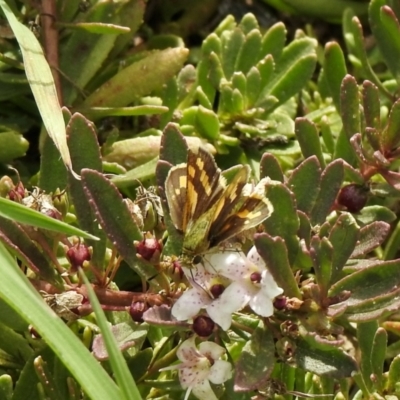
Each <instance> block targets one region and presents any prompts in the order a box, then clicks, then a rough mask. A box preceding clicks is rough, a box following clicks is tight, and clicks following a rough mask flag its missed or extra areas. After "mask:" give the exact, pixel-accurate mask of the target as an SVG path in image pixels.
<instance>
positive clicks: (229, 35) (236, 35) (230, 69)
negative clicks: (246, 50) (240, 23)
mask: <svg viewBox="0 0 400 400" xmlns="http://www.w3.org/2000/svg"><path fill="white" fill-rule="evenodd" d="M244 41H245V36H244V34H243V32H242V30H241V29H240V28H235V29H233V30H232V31H224V32H223V33H222V35H221V44H222V53H221V63H222V69H223V70H224V74H225V78H226V79H227V80H230V79H231V77H232V75H233V73H234V72H235V65H236V59H237V57H238V54H239V53H240V51H241V48H242V46H243V43H244Z"/></svg>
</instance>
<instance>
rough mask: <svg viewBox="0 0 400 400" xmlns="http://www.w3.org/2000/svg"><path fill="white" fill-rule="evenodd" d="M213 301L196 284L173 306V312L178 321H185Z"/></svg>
mask: <svg viewBox="0 0 400 400" xmlns="http://www.w3.org/2000/svg"><path fill="white" fill-rule="evenodd" d="M211 301H212V299H211V297H210V296H209V295H208V294H207V293H206V291H205V290H203V289H202V288H199V287H195V286H194V287H192V288H190V289H189V290H187V291H186V292H184V293H183V294H182V296H181V297H180V298H179V299H178V300H177V302H176V303H175V304H174V305H173V306H172V310H171V313H172V315H173V316H174V317H175V318H176V319H177V320H178V321H185V320H187V319H191V318H193V317H194V316H196V315H197V314H198V313H199V311H200V310H201V308H203V307H206V306H207V305H208V304H210V303H211Z"/></svg>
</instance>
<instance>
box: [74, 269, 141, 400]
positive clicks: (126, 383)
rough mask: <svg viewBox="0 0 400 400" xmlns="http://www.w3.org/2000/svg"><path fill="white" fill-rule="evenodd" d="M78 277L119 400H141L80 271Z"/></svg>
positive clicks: (107, 324)
mask: <svg viewBox="0 0 400 400" xmlns="http://www.w3.org/2000/svg"><path fill="white" fill-rule="evenodd" d="M80 276H81V278H82V279H83V281H84V283H85V285H86V289H87V293H88V295H89V300H90V304H91V306H92V307H93V311H94V313H95V314H96V320H97V323H98V324H99V327H100V330H101V333H102V336H103V339H104V343H105V345H106V348H107V353H108V356H109V362H110V365H111V368H112V371H113V375H114V377H115V379H116V381H117V383H118V387H119V389H120V392H121V393H120V397H119V398H120V399H121V400H141V398H142V396H141V395H140V393H139V390H138V388H137V386H136V383H135V381H134V380H133V378H132V375H131V374H130V372H129V369H128V366H127V365H126V361H125V359H124V357H123V355H122V353H121V351H120V349H119V348H118V344H117V341H116V339H115V338H114V336H113V334H112V333H111V329H110V327H109V323H108V321H107V318H106V316H105V314H104V311H103V310H102V308H101V305H100V303H99V301H98V299H97V297H96V294H95V292H94V290H93V288H92V286H91V284H90V282H89V280H88V279H87V278H86V276H85V274H84V273H83V271H82V270H80ZM100 386H101V385H100Z"/></svg>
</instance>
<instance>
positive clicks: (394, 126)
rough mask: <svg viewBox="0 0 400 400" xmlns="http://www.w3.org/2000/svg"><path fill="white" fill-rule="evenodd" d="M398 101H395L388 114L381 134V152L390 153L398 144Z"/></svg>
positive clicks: (399, 128)
mask: <svg viewBox="0 0 400 400" xmlns="http://www.w3.org/2000/svg"><path fill="white" fill-rule="evenodd" d="M399 131H400V100H397V101H396V102H395V103H394V104H393V106H392V108H391V110H390V114H389V118H388V121H387V125H386V127H385V129H384V130H383V131H382V133H381V149H382V150H383V151H385V152H386V151H390V150H392V149H394V148H396V147H398V145H399V143H400V138H399Z"/></svg>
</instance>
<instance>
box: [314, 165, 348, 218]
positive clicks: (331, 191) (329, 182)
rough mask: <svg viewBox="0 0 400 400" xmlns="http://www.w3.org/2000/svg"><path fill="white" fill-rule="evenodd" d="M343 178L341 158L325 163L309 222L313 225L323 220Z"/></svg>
mask: <svg viewBox="0 0 400 400" xmlns="http://www.w3.org/2000/svg"><path fill="white" fill-rule="evenodd" d="M343 178H344V168H343V161H342V160H335V161H333V162H331V163H330V164H328V165H327V167H326V168H325V170H324V172H323V173H322V177H321V189H320V191H319V195H318V197H317V201H316V202H315V206H314V208H313V210H312V213H311V223H312V224H313V225H315V224H322V223H324V222H325V219H326V217H327V216H328V214H329V212H330V210H331V208H332V205H333V204H334V202H335V199H336V196H337V194H338V192H339V189H340V187H341V185H342V181H343Z"/></svg>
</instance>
